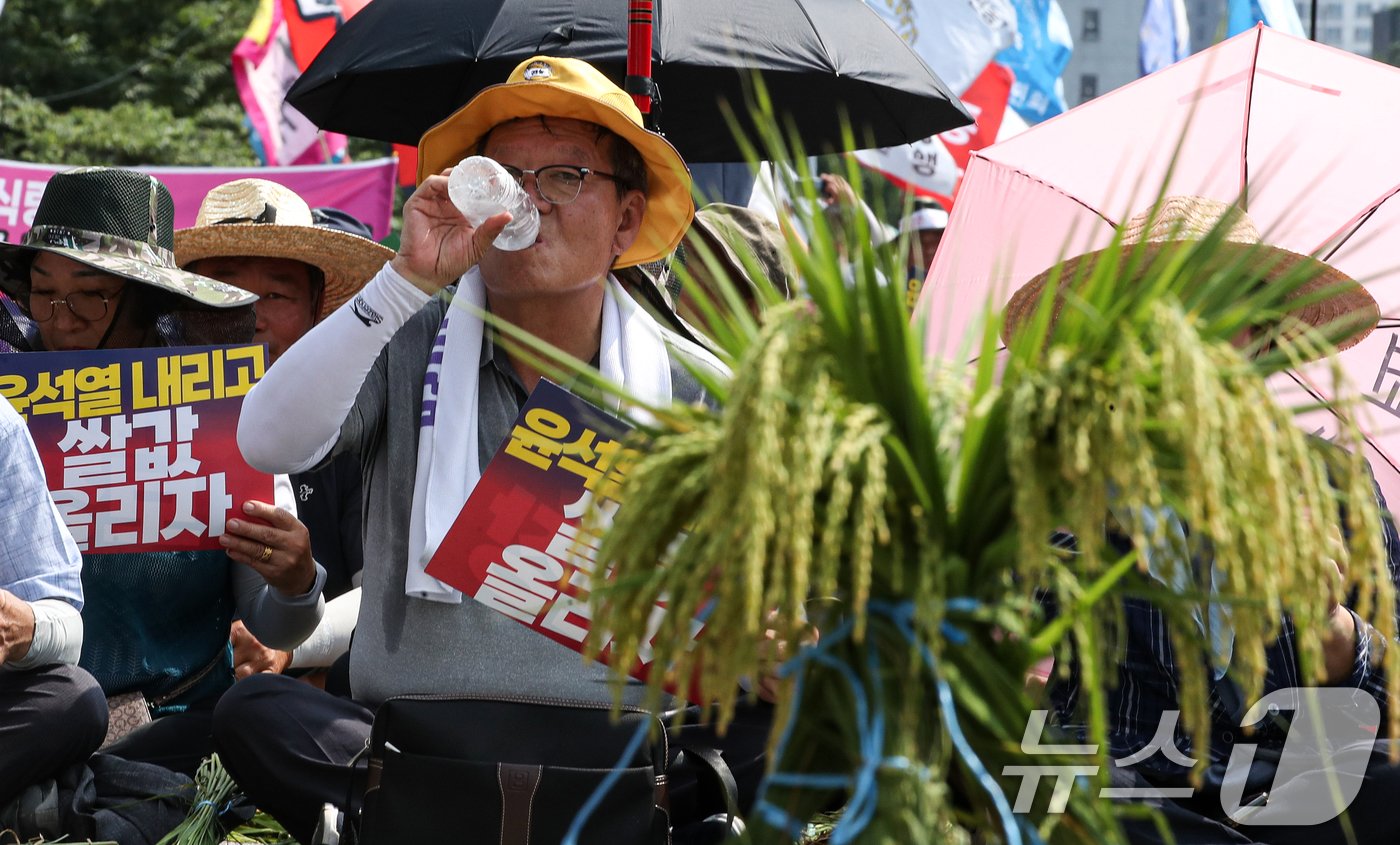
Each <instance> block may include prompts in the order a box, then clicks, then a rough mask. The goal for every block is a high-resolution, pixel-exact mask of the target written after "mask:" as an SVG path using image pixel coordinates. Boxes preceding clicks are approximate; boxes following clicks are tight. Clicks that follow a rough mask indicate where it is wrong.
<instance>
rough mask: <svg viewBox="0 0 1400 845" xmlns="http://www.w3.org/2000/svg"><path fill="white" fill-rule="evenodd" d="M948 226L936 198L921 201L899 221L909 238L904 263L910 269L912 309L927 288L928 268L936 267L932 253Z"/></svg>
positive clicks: (910, 300)
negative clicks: (920, 293)
mask: <svg viewBox="0 0 1400 845" xmlns="http://www.w3.org/2000/svg"><path fill="white" fill-rule="evenodd" d="M947 228H948V212H946V211H944V210H943V207H942V206H940V205H939V204H938V203H936V202H934V201H933V200H920V201H918V202H916V203H915V204H914V210H913V211H912V212H910V213H909V215H908V216H906V217H905V218H904V219H903V220H901V221H899V233H900V234H901V235H903V236H905V237H907V238H908V239H909V255H908V257H907V258H906V259H905V262H904V265H905V266H906V267H908V268H909V273H908V279H909V308H910V309H911V310H912V309H913V308H914V304H915V303H916V302H918V301H919V292H920V291H922V290H923V289H924V281H925V280H926V279H927V278H928V271H929V268H931V267H932V266H933V256H934V255H935V254H936V253H937V252H938V244H939V243H941V242H942V241H943V230H944V229H947Z"/></svg>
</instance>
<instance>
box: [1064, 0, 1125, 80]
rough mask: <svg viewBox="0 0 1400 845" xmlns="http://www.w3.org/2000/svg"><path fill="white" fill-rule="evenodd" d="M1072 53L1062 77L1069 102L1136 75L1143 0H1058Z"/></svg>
mask: <svg viewBox="0 0 1400 845" xmlns="http://www.w3.org/2000/svg"><path fill="white" fill-rule="evenodd" d="M1060 8H1062V9H1064V12H1065V19H1066V20H1067V21H1068V22H1069V29H1070V34H1071V35H1072V36H1073V37H1074V53H1073V54H1072V55H1071V56H1070V58H1069V64H1067V65H1065V70H1064V73H1063V75H1062V76H1061V79H1063V80H1064V84H1065V100H1066V102H1068V103H1069V104H1070V105H1071V106H1077V105H1079V104H1080V103H1084V102H1087V101H1089V100H1092V99H1094V98H1095V97H1097V96H1098V95H1100V94H1102V93H1104V92H1105V91H1112V90H1113V89H1114V88H1117V87H1119V86H1120V85H1126V84H1128V83H1129V82H1132V81H1133V80H1134V79H1137V78H1138V26H1139V25H1140V24H1141V23H1142V9H1143V0H1060Z"/></svg>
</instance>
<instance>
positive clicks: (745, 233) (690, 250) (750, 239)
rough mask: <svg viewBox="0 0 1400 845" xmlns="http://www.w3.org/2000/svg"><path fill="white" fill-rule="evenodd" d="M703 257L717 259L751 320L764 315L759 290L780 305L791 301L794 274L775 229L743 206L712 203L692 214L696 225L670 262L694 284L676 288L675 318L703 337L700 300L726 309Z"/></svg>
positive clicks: (781, 236) (774, 224)
mask: <svg viewBox="0 0 1400 845" xmlns="http://www.w3.org/2000/svg"><path fill="white" fill-rule="evenodd" d="M707 254H708V255H712V256H714V257H715V258H716V259H718V261H719V264H720V267H721V268H722V271H723V272H724V273H725V274H726V275H727V276H728V278H729V280H730V281H731V282H732V283H733V284H734V286H735V290H736V292H737V293H738V294H739V296H740V297H741V298H742V299H743V301H744V304H745V305H746V306H747V307H748V309H749V312H750V313H751V314H753V315H754V316H755V317H757V316H759V314H761V313H762V311H763V304H764V302H765V300H764V299H763V298H762V297H761V296H760V294H759V290H760V286H764V285H766V286H769V287H771V288H772V290H773V291H774V292H776V293H777V294H778V296H780V297H781V298H783V299H791V298H792V289H793V287H794V285H795V284H796V280H797V268H796V267H795V266H794V265H793V261H792V256H791V255H790V254H789V252H788V245H787V243H786V242H785V241H784V240H783V233H782V232H781V231H780V230H779V229H778V226H777V224H776V223H774V222H772V221H771V220H769V219H768V218H766V217H764V216H763V215H761V214H758V213H756V212H754V211H752V210H750V209H747V208H744V207H743V206H738V205H729V204H728V203H722V202H714V203H710V204H709V205H707V206H704V207H703V208H701V209H700V210H699V211H697V212H695V221H694V222H693V223H691V224H690V229H689V231H687V232H686V234H685V238H684V239H683V240H682V241H681V246H680V249H678V250H676V257H675V258H674V259H673V261H674V262H679V263H680V264H682V265H683V266H684V267H685V269H686V271H687V272H688V273H689V274H690V277H691V278H690V281H691V283H692V284H690V285H687V284H685V282H681V283H680V296H679V297H678V301H677V303H676V312H677V313H678V314H680V316H681V317H682V318H684V319H685V320H686V321H688V322H690V323H691V324H693V325H695V326H698V327H699V328H700V329H701V330H702V331H706V318H705V311H704V308H703V307H701V304H700V300H701V298H704V299H706V300H708V301H709V302H711V303H714V304H715V305H718V306H720V307H721V308H723V303H724V300H723V298H722V296H721V292H720V288H719V284H718V282H717V280H715V279H714V278H712V276H711V273H710V268H709V267H708V266H707V264H706V262H705V260H704V258H703V256H705V255H707ZM746 262H748V263H752V264H755V265H756V266H757V268H758V269H760V270H761V272H762V274H763V277H764V278H762V279H755V278H753V277H752V276H751V275H750V272H749V269H748V264H747V263H746ZM673 275H674V268H673ZM695 288H698V289H699V290H698V291H697V290H695Z"/></svg>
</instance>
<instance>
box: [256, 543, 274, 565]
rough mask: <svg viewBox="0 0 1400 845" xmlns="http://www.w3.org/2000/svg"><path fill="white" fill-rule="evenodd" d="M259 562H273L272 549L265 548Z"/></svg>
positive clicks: (259, 556)
mask: <svg viewBox="0 0 1400 845" xmlns="http://www.w3.org/2000/svg"><path fill="white" fill-rule="evenodd" d="M258 560H260V561H262V562H263V563H267V562H268V561H269V560H272V547H271V546H263V550H262V554H260V555H258Z"/></svg>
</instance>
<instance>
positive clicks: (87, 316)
mask: <svg viewBox="0 0 1400 845" xmlns="http://www.w3.org/2000/svg"><path fill="white" fill-rule="evenodd" d="M120 295H121V291H120V290H118V291H116V292H115V293H113V294H111V295H110V296H109V295H108V294H105V293H102V292H101V291H84V290H80V291H74V292H73V293H70V294H68V295H67V296H65V297H63V298H62V299H49V298H48V294H30V295H29V315H30V316H31V317H33V318H34V319H35V320H36V321H37V322H40V323H47V322H48V321H49V320H52V319H53V315H54V313H55V311H56V309H57V308H58V304H59V303H60V302H61V303H63V304H64V305H67V306H68V310H69V311H72V312H73V316H74V317H77V318H78V319H79V320H86V321H87V322H89V323H91V322H94V321H96V320H101V319H102V318H103V317H105V316H107V305H108V303H110V302H111V301H112V300H114V299H116V298H117V297H118V296H120Z"/></svg>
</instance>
